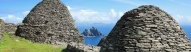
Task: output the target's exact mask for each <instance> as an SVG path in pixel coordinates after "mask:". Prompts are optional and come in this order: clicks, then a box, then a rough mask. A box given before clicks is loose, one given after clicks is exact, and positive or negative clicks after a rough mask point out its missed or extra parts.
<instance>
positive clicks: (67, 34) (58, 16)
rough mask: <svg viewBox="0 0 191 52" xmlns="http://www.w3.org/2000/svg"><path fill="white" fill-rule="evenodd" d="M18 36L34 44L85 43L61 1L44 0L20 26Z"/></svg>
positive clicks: (17, 31)
mask: <svg viewBox="0 0 191 52" xmlns="http://www.w3.org/2000/svg"><path fill="white" fill-rule="evenodd" d="M17 28H18V29H17V30H16V35H17V36H20V37H24V38H26V39H29V40H31V41H33V42H40V43H49V44H60V43H63V42H65V43H69V42H78V43H83V36H80V35H79V32H78V29H77V28H76V26H75V21H74V20H73V18H72V16H71V14H70V13H69V11H68V9H67V7H66V6H65V5H64V4H63V3H62V2H61V1H60V0H43V1H42V2H40V3H39V4H37V5H36V6H35V7H34V8H33V9H32V10H31V11H30V13H29V14H28V15H27V17H26V18H25V19H24V20H23V24H22V25H19V26H18V27H17Z"/></svg>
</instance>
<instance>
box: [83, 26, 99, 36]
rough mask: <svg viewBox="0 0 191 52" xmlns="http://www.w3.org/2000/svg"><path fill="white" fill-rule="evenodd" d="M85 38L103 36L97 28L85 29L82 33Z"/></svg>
mask: <svg viewBox="0 0 191 52" xmlns="http://www.w3.org/2000/svg"><path fill="white" fill-rule="evenodd" d="M82 35H83V36H101V35H102V34H101V33H100V32H99V31H98V30H97V29H96V28H95V27H92V28H90V29H85V31H83V33H82Z"/></svg>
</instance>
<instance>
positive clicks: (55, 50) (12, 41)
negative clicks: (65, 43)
mask: <svg viewBox="0 0 191 52" xmlns="http://www.w3.org/2000/svg"><path fill="white" fill-rule="evenodd" d="M55 46H56V47H55ZM62 49H63V48H62V46H61V45H50V44H40V43H33V42H31V41H29V40H26V39H24V38H20V37H17V36H15V35H13V34H9V33H4V34H3V38H2V41H1V42H0V52H62V51H64V50H65V49H64V50H62Z"/></svg>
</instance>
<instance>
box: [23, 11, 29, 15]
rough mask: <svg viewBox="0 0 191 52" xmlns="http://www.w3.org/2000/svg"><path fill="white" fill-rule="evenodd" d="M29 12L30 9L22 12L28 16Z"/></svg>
mask: <svg viewBox="0 0 191 52" xmlns="http://www.w3.org/2000/svg"><path fill="white" fill-rule="evenodd" d="M29 12H30V11H24V12H22V14H23V15H25V16H26V15H28V14H29Z"/></svg>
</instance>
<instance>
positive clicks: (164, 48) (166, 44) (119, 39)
mask: <svg viewBox="0 0 191 52" xmlns="http://www.w3.org/2000/svg"><path fill="white" fill-rule="evenodd" d="M99 46H101V47H102V48H101V52H191V42H190V40H189V38H188V37H187V35H186V34H185V33H184V32H183V30H182V28H181V27H180V26H179V24H178V23H177V22H176V21H175V20H174V19H173V18H172V17H171V16H170V15H169V14H167V13H166V12H164V11H163V10H161V9H159V8H158V7H155V6H152V5H143V6H140V7H138V8H136V9H133V10H131V11H128V12H126V13H125V14H124V15H123V16H122V17H121V19H120V20H119V21H118V22H117V23H116V25H115V27H114V28H113V29H112V31H111V32H110V33H109V35H108V36H107V37H106V38H105V39H102V41H101V42H100V43H99Z"/></svg>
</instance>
